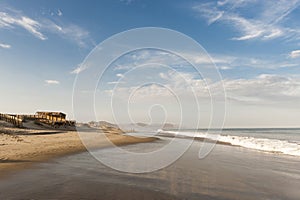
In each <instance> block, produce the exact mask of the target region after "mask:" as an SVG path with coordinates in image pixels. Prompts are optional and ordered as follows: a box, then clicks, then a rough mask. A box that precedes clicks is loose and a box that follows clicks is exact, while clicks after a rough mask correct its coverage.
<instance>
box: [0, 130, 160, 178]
mask: <svg viewBox="0 0 300 200" xmlns="http://www.w3.org/2000/svg"><path fill="white" fill-rule="evenodd" d="M31 131H32V130H31ZM27 132H28V131H27ZM100 134H101V135H102V138H108V139H109V140H110V142H111V143H108V142H107V141H106V142H105V141H100V144H99V143H98V144H97V145H96V148H99V149H100V148H105V147H110V146H112V145H116V146H123V145H130V144H137V143H146V142H153V141H155V140H157V139H158V138H155V137H149V138H138V137H133V136H129V135H123V134H116V133H99V135H100ZM105 136H106V137H105ZM86 151H88V150H87V149H86V147H85V145H84V144H83V143H82V141H81V139H80V137H79V135H78V132H77V131H68V132H58V131H55V132H52V133H51V132H47V133H46V134H45V133H44V131H41V134H39V133H38V132H37V133H35V134H5V133H3V132H1V131H0V178H3V177H5V176H8V175H10V174H12V173H15V172H17V171H19V170H22V169H26V168H29V167H31V166H32V165H34V164H38V163H41V162H45V161H48V160H51V159H54V158H59V157H63V156H67V155H71V154H77V153H81V152H86Z"/></svg>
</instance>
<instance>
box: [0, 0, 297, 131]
mask: <svg viewBox="0 0 300 200" xmlns="http://www.w3.org/2000/svg"><path fill="white" fill-rule="evenodd" d="M299 5H300V1H299V0H278V1H271V0H266V1H259V0H219V1H213V0H209V1H190V0H187V1H171V0H166V1H146V0H107V1H106V0H100V1H96V0H94V1H91V0H87V1H79V0H74V1H67V0H62V1H61V0H60V1H58V0H53V1H48V0H27V1H21V0H2V1H0V91H1V103H0V112H4V113H34V112H35V111H37V110H55V111H62V112H65V113H67V114H68V116H69V118H75V119H76V120H78V121H91V120H95V119H97V120H107V121H110V122H115V121H116V116H117V118H118V120H117V121H118V122H120V121H121V122H124V123H130V122H132V121H130V120H129V118H128V116H127V117H126V116H125V115H126V113H125V111H126V110H124V109H122V108H124V107H126V106H127V107H128V106H129V107H130V109H131V113H130V115H131V117H132V119H133V120H134V121H135V122H146V123H150V122H153V123H161V122H162V121H163V122H170V123H176V124H178V123H179V122H180V120H181V118H182V115H181V114H180V109H179V104H178V99H177V100H176V95H178V96H181V95H182V97H183V98H182V99H180V100H182V102H181V103H182V106H185V107H186V110H185V111H186V112H187V113H190V115H188V114H187V115H184V116H183V118H184V120H183V121H184V122H183V124H184V125H185V126H186V127H193V126H194V124H192V123H191V124H189V123H188V122H190V121H191V120H193V119H194V118H195V115H197V112H198V110H197V109H196V103H195V101H194V100H195V99H193V97H192V96H189V94H188V93H189V92H191V90H190V89H191V88H192V89H193V91H194V93H195V95H196V97H195V98H196V99H198V100H200V110H201V113H200V115H201V117H200V118H201V123H200V124H201V125H200V127H207V126H208V125H209V124H210V123H211V122H210V119H211V116H212V112H211V110H210V109H209V108H210V107H209V106H210V105H209V102H210V99H209V94H208V91H207V87H208V86H207V85H206V84H208V85H209V87H210V88H214V87H224V89H225V93H226V102H224V105H225V107H226V109H225V110H226V112H225V113H224V115H225V120H224V127H227V128H229V127H300V122H299V119H300V21H299V19H300V6H299ZM142 27H160V28H166V29H171V30H174V31H177V32H180V33H182V34H185V35H186V36H188V37H190V38H192V39H193V40H194V41H196V42H198V43H199V44H200V45H201V46H202V47H203V48H204V49H205V52H207V54H208V55H209V56H210V58H211V60H212V61H213V62H214V64H215V66H216V68H217V70H218V71H219V73H220V75H221V80H218V81H212V80H208V79H207V80H206V79H204V78H203V77H199V76H198V75H197V74H196V73H195V71H193V69H192V67H191V66H190V67H187V66H188V64H184V61H183V60H181V59H180V58H175V57H174V55H170V54H168V53H166V52H162V51H154V50H152V49H144V50H140V51H134V52H131V53H129V54H127V55H124V56H122V57H121V58H119V59H118V60H116V61H115V62H114V63H112V67H111V69H110V70H107V72H106V74H105V76H104V77H103V79H101V81H102V82H101V81H100V82H101V84H103V85H105V86H104V87H100V86H99V87H98V89H97V90H96V91H97V92H96V95H95V100H96V102H95V110H96V111H95V113H93V114H91V113H86V112H84V106H80V105H77V108H76V109H77V112H79V113H80V112H82V114H81V115H80V114H79V115H78V114H77V115H75V114H74V106H73V102H74V99H73V97H74V96H73V88H74V84H75V85H76V80H77V79H79V80H81V81H82V82H84V79H82V78H81V79H80V76H82V77H84V75H82V74H84V72H83V71H84V70H86V71H88V69H86V68H85V65H84V64H85V61H86V57H87V56H88V55H89V54H90V52H91V51H92V50H93V49H94V48H95V47H97V45H98V44H100V43H101V42H103V41H105V40H106V39H108V38H110V37H111V36H113V35H115V34H118V33H120V32H124V31H127V30H130V29H134V28H142ZM104 51H105V49H104ZM183 53H184V55H186V56H187V58H190V59H192V60H194V61H195V62H198V63H199V60H200V61H201V63H202V64H207V63H205V62H203V59H202V57H201V55H198V54H196V53H194V52H183ZM201 59H202V60H201ZM147 63H156V64H161V65H169V67H170V68H166V67H158V66H153V65H151V66H150V67H142V68H139V69H140V71H139V69H136V70H133V72H132V69H133V68H134V67H136V66H141V65H142V66H145V65H146V66H147ZM134 69H135V68H134ZM174 70H175V71H174ZM178 74H179V75H178ZM145 80H148V82H147V84H145V85H143V83H145ZM151 81H152V82H153V83H151ZM210 81H211V82H210ZM87 82H88V80H87ZM154 82H155V83H154ZM158 83H159V84H158ZM141 85H142V87H141ZM205 85H206V86H207V87H206V86H205ZM116 86H117V87H116ZM161 86H163V87H161ZM168 88H169V89H168ZM90 92H92V91H88V90H83V89H82V90H80V91H78V94H81V95H82V96H83V98H84V96H85V95H86V96H89V95H88V93H90ZM174 93H175V94H176V95H174ZM130 94H132V96H133V97H134V98H133V99H130V101H128V98H131V96H130ZM218 95H219V94H216V96H218ZM112 96H113V97H115V99H114V101H113V103H112V101H111V98H112ZM128 102H129V103H128ZM111 105H114V108H111ZM224 105H221V103H220V102H217V103H216V104H215V105H214V106H215V108H216V109H219V107H221V106H224ZM127 107H126V109H127ZM113 110H117V112H116V113H112V112H115V111H113ZM221 111H222V109H220V112H221ZM198 114H199V113H198ZM95 115H96V116H95ZM114 115H115V116H114ZM123 115H124V116H123ZM166 116H168V117H167V119H166V118H165V117H166ZM196 118H197V117H196ZM217 118H222V114H220V116H217Z"/></svg>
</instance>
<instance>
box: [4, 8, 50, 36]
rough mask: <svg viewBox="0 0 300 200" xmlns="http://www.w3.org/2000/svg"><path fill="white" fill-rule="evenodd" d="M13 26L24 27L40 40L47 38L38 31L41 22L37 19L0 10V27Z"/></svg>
mask: <svg viewBox="0 0 300 200" xmlns="http://www.w3.org/2000/svg"><path fill="white" fill-rule="evenodd" d="M14 26H19V27H22V28H24V29H25V30H27V31H28V32H30V33H31V34H33V35H34V36H35V37H37V38H39V39H41V40H46V39H47V37H46V36H45V35H43V34H42V33H41V32H40V29H41V24H40V23H39V22H38V21H36V20H33V19H31V18H29V17H27V16H23V15H20V14H17V13H14V14H9V13H6V12H0V28H1V27H5V28H13V27H14Z"/></svg>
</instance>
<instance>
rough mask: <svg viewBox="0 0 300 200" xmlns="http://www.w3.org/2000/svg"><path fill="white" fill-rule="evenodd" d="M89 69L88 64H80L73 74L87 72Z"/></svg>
mask: <svg viewBox="0 0 300 200" xmlns="http://www.w3.org/2000/svg"><path fill="white" fill-rule="evenodd" d="M87 68H88V65H87V64H82V63H81V64H79V65H78V66H77V67H76V68H75V69H74V70H73V71H71V74H79V73H80V72H82V71H84V70H86V69H87Z"/></svg>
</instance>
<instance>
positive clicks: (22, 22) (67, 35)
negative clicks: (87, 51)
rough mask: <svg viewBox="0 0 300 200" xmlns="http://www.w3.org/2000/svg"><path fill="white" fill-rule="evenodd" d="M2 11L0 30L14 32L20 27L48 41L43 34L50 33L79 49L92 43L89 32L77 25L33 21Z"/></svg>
mask: <svg viewBox="0 0 300 200" xmlns="http://www.w3.org/2000/svg"><path fill="white" fill-rule="evenodd" d="M2 10H3V8H2ZM4 10H5V11H0V28H5V29H11V30H14V29H15V28H18V27H21V28H23V29H24V30H26V31H28V32H29V33H31V34H32V35H33V36H35V37H37V38H39V39H41V40H46V39H48V38H47V36H46V34H45V33H49V32H50V33H54V34H56V35H58V36H60V37H61V38H63V39H66V40H70V41H73V42H75V43H76V44H78V45H79V46H80V47H86V46H88V45H90V44H91V43H92V40H91V38H90V34H89V32H88V31H87V30H85V29H83V28H82V27H80V26H78V25H75V24H72V23H68V22H66V21H62V20H61V21H59V19H57V20H56V22H54V21H52V20H51V19H46V18H42V17H40V18H38V19H33V18H30V17H28V16H26V15H24V14H23V13H22V12H20V11H16V10H13V9H5V8H4ZM57 12H58V16H62V12H61V10H58V11H57Z"/></svg>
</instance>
